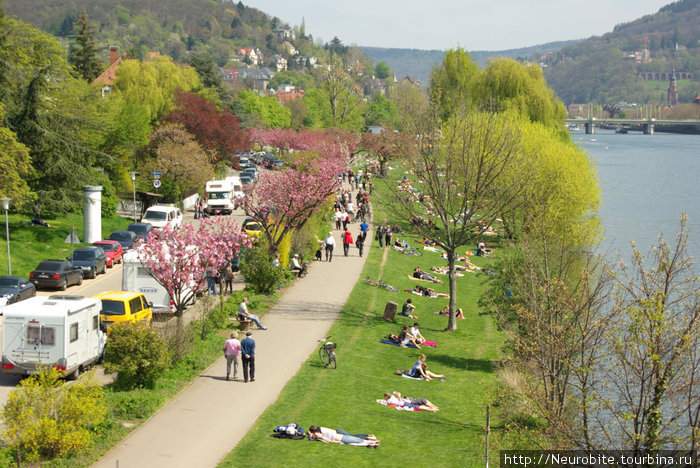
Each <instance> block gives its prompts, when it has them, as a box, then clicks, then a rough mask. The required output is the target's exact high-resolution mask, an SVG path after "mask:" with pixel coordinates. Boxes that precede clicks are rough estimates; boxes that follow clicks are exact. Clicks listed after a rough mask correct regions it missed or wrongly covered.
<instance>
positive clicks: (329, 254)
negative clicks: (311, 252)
mask: <svg viewBox="0 0 700 468" xmlns="http://www.w3.org/2000/svg"><path fill="white" fill-rule="evenodd" d="M323 245H325V246H326V261H327V262H330V261H331V260H333V248H334V247H335V239H334V238H333V233H332V232H329V233H328V235H327V236H326V238H325V239H323Z"/></svg>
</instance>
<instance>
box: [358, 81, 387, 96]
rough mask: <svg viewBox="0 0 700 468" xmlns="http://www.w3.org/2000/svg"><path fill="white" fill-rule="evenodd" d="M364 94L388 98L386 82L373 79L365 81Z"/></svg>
mask: <svg viewBox="0 0 700 468" xmlns="http://www.w3.org/2000/svg"><path fill="white" fill-rule="evenodd" d="M363 92H364V95H365V96H370V97H372V96H376V95H377V94H381V95H382V96H386V82H385V81H384V80H382V79H381V78H375V77H372V78H370V79H369V80H365V82H364V86H363Z"/></svg>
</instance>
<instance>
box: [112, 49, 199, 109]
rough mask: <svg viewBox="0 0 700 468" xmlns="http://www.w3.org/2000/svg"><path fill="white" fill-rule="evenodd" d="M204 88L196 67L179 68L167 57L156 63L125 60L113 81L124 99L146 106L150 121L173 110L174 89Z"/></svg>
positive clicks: (157, 59) (157, 60)
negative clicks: (171, 108)
mask: <svg viewBox="0 0 700 468" xmlns="http://www.w3.org/2000/svg"><path fill="white" fill-rule="evenodd" d="M201 87H202V82H201V81H200V79H199V75H198V74H197V71H196V70H195V69H194V68H192V67H179V66H178V65H176V64H175V63H173V61H172V59H170V58H169V57H165V56H159V57H157V58H156V59H155V60H154V61H153V62H141V61H139V60H125V61H124V62H122V64H121V66H120V67H119V69H118V71H117V80H116V82H115V83H114V88H115V90H116V92H117V93H118V94H120V95H121V96H122V97H123V98H124V99H125V100H127V101H134V102H138V103H140V104H141V105H143V106H144V107H145V108H146V109H147V111H148V115H149V117H150V119H151V121H156V120H158V119H159V118H160V117H161V116H162V115H163V114H165V113H166V112H167V111H168V110H170V107H171V105H172V101H173V97H174V95H175V90H177V89H180V90H182V91H198V90H200V89H201Z"/></svg>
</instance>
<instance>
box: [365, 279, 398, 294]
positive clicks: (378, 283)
mask: <svg viewBox="0 0 700 468" xmlns="http://www.w3.org/2000/svg"><path fill="white" fill-rule="evenodd" d="M364 282H365V283H366V284H369V285H370V286H377V287H380V288H384V289H386V290H387V291H389V292H394V293H396V292H399V288H396V287H394V286H392V285H390V284H387V283H385V282H384V281H382V279H381V278H379V279H378V280H377V281H374V280H372V279H371V278H370V277H369V276H368V277H367V278H365V279H364Z"/></svg>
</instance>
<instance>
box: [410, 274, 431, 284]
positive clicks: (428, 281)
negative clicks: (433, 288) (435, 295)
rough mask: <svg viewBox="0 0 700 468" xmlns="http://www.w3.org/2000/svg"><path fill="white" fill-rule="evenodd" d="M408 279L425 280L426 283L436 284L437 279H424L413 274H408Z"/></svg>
mask: <svg viewBox="0 0 700 468" xmlns="http://www.w3.org/2000/svg"><path fill="white" fill-rule="evenodd" d="M408 279H412V280H416V281H425V282H426V283H433V284H436V283H435V281H430V280H427V279H423V278H416V277H415V276H413V275H408Z"/></svg>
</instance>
